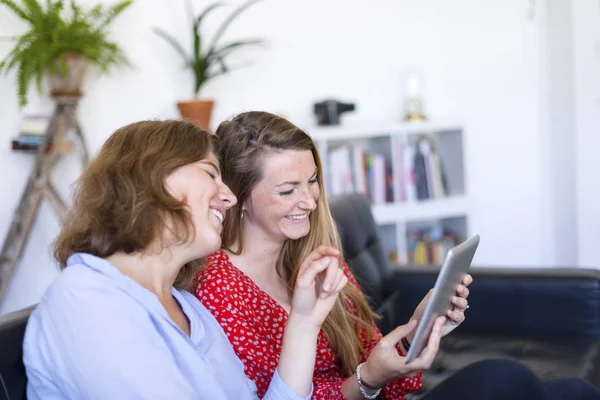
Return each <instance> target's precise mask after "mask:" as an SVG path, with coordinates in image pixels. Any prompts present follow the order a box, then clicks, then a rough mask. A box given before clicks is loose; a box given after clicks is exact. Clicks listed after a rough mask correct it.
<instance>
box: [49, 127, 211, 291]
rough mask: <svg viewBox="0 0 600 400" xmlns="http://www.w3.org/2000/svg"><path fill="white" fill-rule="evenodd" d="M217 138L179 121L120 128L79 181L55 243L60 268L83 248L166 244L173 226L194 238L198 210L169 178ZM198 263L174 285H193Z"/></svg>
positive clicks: (139, 248)
mask: <svg viewBox="0 0 600 400" xmlns="http://www.w3.org/2000/svg"><path fill="white" fill-rule="evenodd" d="M215 140H216V137H215V136H214V135H211V134H209V133H208V132H206V131H204V130H202V129H200V128H198V127H196V126H195V125H194V124H192V123H190V122H185V121H179V120H167V121H141V122H136V123H132V124H130V125H126V126H124V127H122V128H120V129H118V130H117V131H115V132H114V133H113V134H112V135H111V136H110V137H109V138H108V140H107V141H106V142H105V143H104V145H103V146H102V148H101V149H100V152H99V153H98V155H97V156H96V157H95V158H94V159H93V160H92V161H91V162H90V163H89V164H88V165H87V167H86V168H85V170H84V171H83V173H82V174H81V176H80V177H79V179H78V180H77V182H76V183H75V190H74V194H73V206H72V208H71V209H70V210H69V211H68V213H67V215H66V216H65V218H63V224H62V227H61V231H60V233H59V235H58V237H57V239H56V240H55V242H54V256H55V258H56V259H57V260H58V262H59V263H60V265H61V268H65V266H66V264H67V260H68V258H69V257H70V256H71V255H72V254H73V253H76V252H84V253H89V254H93V255H95V256H97V257H101V258H106V257H108V256H111V255H113V254H115V253H117V252H123V253H126V254H131V253H135V252H144V251H146V250H147V249H148V247H149V246H150V245H151V244H152V243H154V242H155V241H157V240H158V241H159V242H160V244H161V245H165V233H167V232H169V234H171V235H170V237H172V238H174V240H176V241H181V242H186V241H187V240H189V239H190V237H191V236H193V234H194V229H193V224H192V220H191V216H190V215H189V212H188V211H187V209H186V206H185V204H184V203H183V202H182V201H180V200H177V199H175V198H174V197H173V196H171V195H170V194H169V193H168V191H167V189H166V187H165V185H164V182H165V179H166V177H167V176H168V175H169V174H170V173H171V172H173V171H174V170H175V169H177V168H179V167H181V166H184V165H187V164H190V163H193V162H197V161H200V160H203V159H205V158H206V157H207V156H208V155H209V153H210V152H213V151H214V149H215V147H216V141H215ZM170 240H173V239H170ZM194 269H195V265H192V264H191V263H190V264H187V265H185V266H184V267H183V268H182V269H181V271H180V272H179V275H178V277H177V280H176V281H175V286H176V287H184V288H188V287H189V284H190V283H191V280H192V277H193V276H192V275H193V273H194Z"/></svg>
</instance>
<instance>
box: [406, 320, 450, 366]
mask: <svg viewBox="0 0 600 400" xmlns="http://www.w3.org/2000/svg"><path fill="white" fill-rule="evenodd" d="M445 321H446V317H438V318H437V319H436V320H435V323H434V324H433V329H432V330H431V334H430V335H429V340H428V341H427V346H426V347H425V348H424V349H423V351H422V352H421V354H420V355H419V357H417V358H416V359H415V360H414V362H413V363H411V364H412V365H413V367H414V366H417V365H418V366H419V368H421V369H428V368H429V367H431V364H432V363H433V360H434V358H435V356H436V354H437V352H438V350H439V348H440V340H441V339H442V327H443V326H444V322H445Z"/></svg>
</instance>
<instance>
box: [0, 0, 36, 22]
mask: <svg viewBox="0 0 600 400" xmlns="http://www.w3.org/2000/svg"><path fill="white" fill-rule="evenodd" d="M0 3H1V4H4V5H5V6H7V7H8V8H10V9H11V10H12V11H13V12H14V13H15V14H17V15H18V16H19V18H21V19H24V20H25V21H30V22H31V20H32V18H31V16H30V15H29V14H27V13H26V12H25V10H24V9H22V8H21V7H19V6H18V5H17V3H15V2H14V1H12V0H0Z"/></svg>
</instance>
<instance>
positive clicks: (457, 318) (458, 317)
mask: <svg viewBox="0 0 600 400" xmlns="http://www.w3.org/2000/svg"><path fill="white" fill-rule="evenodd" d="M446 315H447V316H448V318H449V319H450V321H451V322H452V323H453V324H454V325H458V324H460V323H462V322H463V321H464V320H465V313H464V310H448V313H447V314H446Z"/></svg>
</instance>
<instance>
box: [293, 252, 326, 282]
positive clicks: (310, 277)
mask: <svg viewBox="0 0 600 400" xmlns="http://www.w3.org/2000/svg"><path fill="white" fill-rule="evenodd" d="M331 261H332V258H331V257H322V258H320V259H319V260H317V261H313V262H311V263H310V264H309V265H308V266H307V267H306V268H305V269H304V270H303V271H300V273H299V274H298V278H297V279H296V286H299V287H310V286H312V285H314V284H315V281H316V279H317V275H318V274H319V273H321V272H323V271H325V270H326V269H327V267H329V265H330V264H331Z"/></svg>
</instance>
